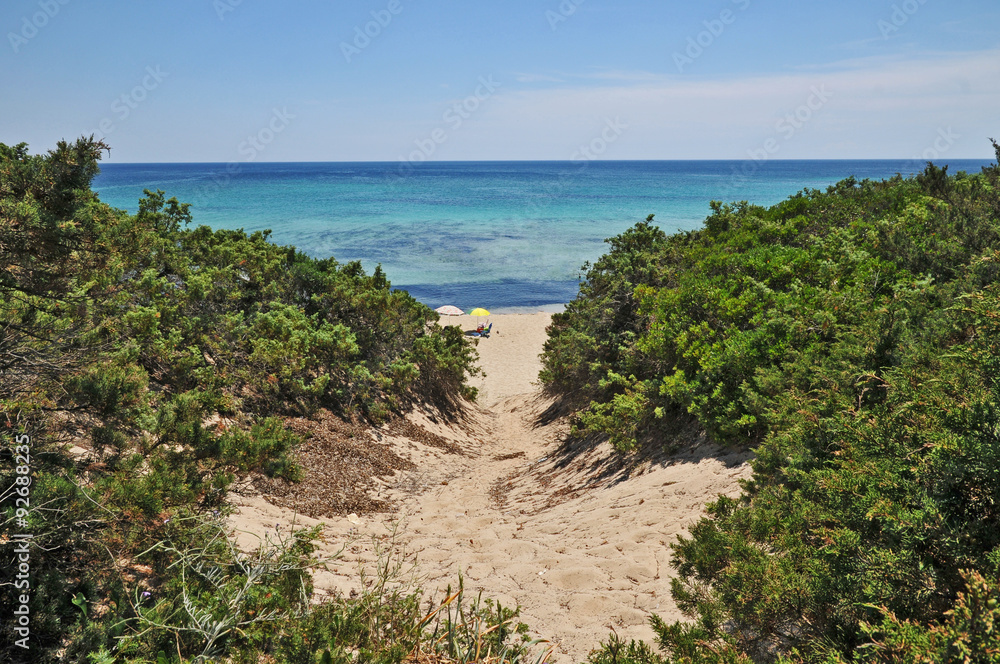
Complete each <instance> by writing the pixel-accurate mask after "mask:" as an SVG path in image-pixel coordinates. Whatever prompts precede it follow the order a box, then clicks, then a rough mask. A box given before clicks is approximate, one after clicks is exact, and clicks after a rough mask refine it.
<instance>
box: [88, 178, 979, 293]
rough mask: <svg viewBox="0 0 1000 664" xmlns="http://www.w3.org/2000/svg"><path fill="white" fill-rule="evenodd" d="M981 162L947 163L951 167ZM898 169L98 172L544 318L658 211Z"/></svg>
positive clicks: (228, 222)
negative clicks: (609, 242) (589, 265)
mask: <svg viewBox="0 0 1000 664" xmlns="http://www.w3.org/2000/svg"><path fill="white" fill-rule="evenodd" d="M987 163H988V162H987V161H986V160H983V161H968V160H963V161H952V162H950V165H951V172H955V171H958V170H967V171H970V172H971V171H978V170H979V168H980V167H981V166H984V165H986V164H987ZM922 167H923V164H921V163H917V162H913V161H906V160H895V161H767V162H763V163H760V164H758V163H756V162H752V161H632V162H610V161H582V162H438V163H424V164H416V165H402V164H399V163H277V164H258V163H231V164H106V165H104V166H103V167H102V172H101V174H100V175H99V176H98V177H97V179H96V180H95V183H94V188H95V189H96V190H97V191H98V192H99V193H100V196H101V198H102V200H104V201H106V202H108V203H110V204H111V205H113V206H115V207H119V208H124V209H127V210H129V211H131V212H135V211H136V209H137V207H138V200H139V198H140V197H141V196H142V192H143V190H144V189H154V190H155V189H161V190H163V191H165V192H166V194H167V196H168V197H171V196H176V197H177V198H178V199H179V200H180V201H182V202H187V203H191V204H192V212H193V214H194V220H195V223H197V224H207V225H209V226H211V227H213V228H243V229H245V230H247V231H255V230H263V229H271V230H272V235H271V239H272V240H273V241H275V242H277V243H280V244H292V245H295V246H296V247H298V248H299V249H300V250H302V251H304V252H305V253H307V254H309V255H311V256H316V257H330V256H333V257H335V258H336V259H337V260H338V261H340V262H347V261H355V260H357V261H361V263H362V265H363V266H364V268H365V270H366V271H368V272H369V273H370V272H371V271H372V270H373V269H374V267H375V266H376V265H377V264H381V265H382V269H383V270H384V271H385V273H386V275H387V276H388V278H389V279H390V281H391V282H392V284H393V286H394V287H397V288H405V289H406V290H408V291H410V293H411V294H412V295H413V296H414V297H416V298H417V299H418V300H420V301H422V302H424V303H426V304H428V305H430V306H432V307H437V306H440V305H442V304H454V305H456V306H458V307H461V308H463V309H466V310H468V309H471V308H473V307H476V306H485V307H488V308H490V309H491V310H494V311H498V312H500V311H506V312H514V311H537V310H539V309H541V308H544V309H546V310H552V307H551V306H547V305H553V304H557V303H565V302H568V301H569V300H571V299H573V297H574V296H575V295H576V292H577V288H578V280H579V278H580V276H581V274H582V272H581V267H582V266H583V265H584V263H586V262H588V261H594V260H596V259H597V258H598V257H600V255H601V254H602V253H604V251H605V249H606V245H605V244H604V239H605V238H608V237H611V236H614V235H617V234H618V233H621V232H622V231H624V230H626V229H627V228H629V227H630V226H632V225H633V224H634V223H636V222H637V221H641V220H643V219H645V218H646V217H647V215H650V214H655V215H656V219H655V221H656V223H657V224H658V225H659V226H660V227H661V228H663V229H664V230H666V231H668V232H672V231H676V230H691V229H696V228H699V227H700V226H701V225H702V223H703V221H704V219H705V217H706V216H707V215H708V213H709V212H710V210H709V201H711V200H723V201H733V200H748V201H750V202H752V203H757V204H761V205H772V204H774V203H777V202H779V201H781V200H782V199H784V198H786V197H788V196H789V195H792V194H794V193H796V192H797V191H800V190H802V189H803V188H807V187H808V188H825V187H827V186H829V185H831V184H833V183H835V182H837V181H839V180H841V179H843V178H845V177H848V176H851V175H853V176H855V177H857V178H859V179H863V178H872V179H882V178H886V177H891V176H892V175H894V174H896V173H903V174H909V173H912V172H914V171H916V170H920V169H922Z"/></svg>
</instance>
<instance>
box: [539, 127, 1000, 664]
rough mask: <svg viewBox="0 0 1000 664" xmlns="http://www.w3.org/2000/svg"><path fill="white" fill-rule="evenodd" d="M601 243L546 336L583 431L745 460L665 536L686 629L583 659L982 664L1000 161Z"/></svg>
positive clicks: (999, 275)
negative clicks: (694, 516)
mask: <svg viewBox="0 0 1000 664" xmlns="http://www.w3.org/2000/svg"><path fill="white" fill-rule="evenodd" d="M994 147H996V149H997V158H998V161H1000V145H997V144H996V143H994ZM609 243H610V250H609V251H608V253H607V254H606V255H605V256H604V257H602V258H601V259H600V260H599V261H597V262H596V263H595V264H594V265H592V266H589V269H588V272H587V278H586V282H585V283H584V284H583V285H582V286H581V289H580V294H579V296H578V297H577V299H576V300H575V301H574V302H572V303H571V304H570V305H569V307H568V308H567V310H566V312H565V313H563V314H559V315H556V316H555V317H554V320H553V324H552V326H551V328H550V337H549V340H548V341H547V343H546V346H545V354H544V358H543V361H544V371H543V374H542V377H543V380H544V381H545V383H546V384H547V386H548V387H549V389H550V390H552V391H553V392H555V393H557V394H559V395H560V396H561V397H562V398H563V399H564V400H566V401H567V402H568V403H571V404H573V405H575V406H576V409H577V418H576V430H577V432H579V433H585V432H598V433H601V434H604V435H607V436H608V437H609V438H610V439H611V441H612V442H613V443H614V444H615V445H616V446H617V447H618V448H619V449H621V450H622V451H623V452H628V451H629V450H633V449H636V448H637V447H639V446H641V445H643V444H647V443H649V442H654V443H656V442H659V443H669V442H670V440H669V438H668V433H669V427H668V426H667V425H668V424H669V422H671V421H672V420H676V418H695V419H696V420H697V422H698V423H699V424H700V425H701V426H702V427H703V428H704V429H705V430H706V431H707V432H708V433H709V435H710V436H711V437H712V438H713V439H714V440H716V441H717V442H719V443H721V444H723V445H729V446H752V447H753V448H754V450H755V453H756V454H755V459H754V461H753V470H754V475H753V478H752V479H751V480H749V481H747V482H746V483H745V484H744V486H743V493H742V496H740V497H739V498H736V499H729V498H720V499H719V500H717V501H715V502H714V503H712V504H710V505H709V508H708V511H709V515H708V516H707V517H706V518H704V519H702V520H701V521H700V522H699V523H698V524H697V525H695V526H694V527H693V528H692V529H691V532H690V535H689V536H688V537H686V538H681V539H680V541H678V542H677V543H676V544H674V546H673V553H674V563H675V565H676V567H677V570H678V572H679V578H677V579H676V580H675V581H674V582H673V588H672V592H673V596H674V599H675V600H676V601H677V603H678V605H679V606H680V607H681V609H682V610H683V611H684V612H685V613H686V614H687V615H688V616H689V617H690V618H691V622H688V623H676V624H666V623H664V622H663V621H660V620H659V619H656V618H654V620H653V626H654V628H655V629H656V632H657V634H658V637H659V645H660V646H661V647H662V648H661V649H660V650H659V651H656V650H654V649H652V648H650V647H648V646H645V645H643V644H637V643H630V644H626V643H623V642H621V641H619V640H618V639H617V638H612V640H611V641H609V642H607V643H606V644H605V646H604V648H603V650H602V651H601V652H600V653H597V654H595V655H594V657H593V659H594V661H595V662H600V663H601V664H605V663H608V664H610V663H611V662H616V663H619V662H659V661H673V662H750V661H754V662H767V661H776V660H782V661H797V662H849V661H854V662H883V661H884V662H889V661H893V662H896V661H903V662H918V661H919V662H925V661H927V662H931V661H963V662H971V661H997V657H998V656H1000V654H998V653H1000V636H998V633H997V632H996V631H995V630H994V627H993V626H994V622H995V621H996V620H998V619H1000V610H998V606H997V600H998V593H1000V583H998V573H1000V529H998V528H997V524H998V523H1000V511H998V510H1000V411H998V409H1000V380H998V376H1000V373H998V369H1000V313H998V312H1000V283H998V279H1000V167H998V166H996V165H994V166H992V167H988V168H984V169H983V170H982V172H981V173H973V174H969V173H957V174H954V175H951V174H948V172H947V169H946V168H938V167H936V166H934V165H932V164H929V165H928V166H927V168H926V170H925V171H924V172H923V173H922V174H920V175H917V176H916V177H913V178H902V177H898V176H897V177H895V178H892V179H890V180H887V181H881V182H873V181H867V180H866V181H857V180H855V179H853V178H849V179H847V180H844V181H842V182H840V183H838V184H836V185H834V186H832V187H830V188H829V189H827V190H826V191H819V190H805V191H802V192H801V193H799V194H797V195H795V196H792V197H791V198H789V199H787V200H785V201H783V202H781V203H779V204H777V205H775V206H773V207H770V208H763V207H759V206H755V205H750V204H747V203H745V202H744V203H736V204H729V205H723V204H722V203H718V202H713V203H712V214H711V215H710V216H709V217H708V219H707V220H706V222H705V227H704V228H703V229H701V230H697V231H693V232H686V233H678V234H675V235H670V236H667V235H666V234H664V233H663V232H661V231H660V230H658V229H657V228H656V227H655V226H653V224H652V218H650V219H647V220H646V222H643V223H639V224H637V225H636V226H635V227H633V228H631V229H630V230H628V231H626V232H625V233H623V234H622V235H620V236H618V237H615V238H613V239H611V240H609Z"/></svg>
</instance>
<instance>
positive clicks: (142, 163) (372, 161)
mask: <svg viewBox="0 0 1000 664" xmlns="http://www.w3.org/2000/svg"><path fill="white" fill-rule="evenodd" d="M745 161H753V162H757V160H755V159H751V158H739V159H587V160H581V159H576V160H574V159H453V160H452V159H449V160H443V159H442V160H427V161H420V162H410V161H400V160H393V161H385V160H375V159H348V160H319V159H310V160H294V161H293V160H288V161H233V160H230V161H119V162H102V164H103V165H106V166H161V165H168V164H170V165H176V166H189V165H190V166H193V165H218V164H222V165H226V164H241V165H242V164H246V165H254V164H256V165H258V166H266V165H272V164H393V165H401V164H405V165H407V166H412V167H414V168H419V167H420V166H423V165H437V164H524V163H532V164H579V163H605V164H621V163H657V162H659V163H677V162H704V163H710V162H745ZM805 161H813V162H815V161H829V162H836V161H906V162H920V163H947V162H948V161H986V162H989V163H996V158H995V157H951V158H949V159H937V160H934V159H914V158H912V157H838V158H825V159H820V158H800V159H766V160H764V161H762V162H759V163H761V164H762V165H763V164H767V163H772V162H773V163H792V162H805Z"/></svg>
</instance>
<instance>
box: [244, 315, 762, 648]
mask: <svg viewBox="0 0 1000 664" xmlns="http://www.w3.org/2000/svg"><path fill="white" fill-rule="evenodd" d="M492 320H493V323H494V328H493V330H494V331H493V335H492V336H491V338H489V339H483V340H481V341H480V343H479V352H480V358H481V364H482V366H483V367H484V369H485V370H486V376H485V377H479V378H477V379H476V384H477V386H479V387H480V389H481V393H480V403H479V404H478V406H477V407H474V408H470V409H469V412H468V413H467V417H466V418H465V419H464V420H463V422H462V423H461V426H455V425H450V426H449V425H446V424H444V423H443V422H442V421H441V419H440V418H435V417H434V416H433V414H429V413H414V414H412V415H411V419H412V421H413V422H415V423H416V424H417V425H419V426H420V427H422V428H424V429H426V430H427V431H430V432H432V433H435V434H438V435H441V436H444V437H446V438H448V439H449V440H451V441H453V442H454V443H456V444H457V445H458V447H460V448H461V449H462V450H463V453H461V454H455V453H448V452H447V451H446V450H442V449H441V448H440V447H429V446H427V445H423V444H421V443H419V442H417V441H413V440H410V439H407V438H403V437H399V436H395V437H394V436H389V435H383V436H382V438H381V441H382V442H383V443H385V442H387V441H388V442H390V443H391V444H392V445H393V446H394V449H396V450H397V452H398V453H399V454H400V455H401V456H406V457H408V458H409V459H411V460H413V461H414V462H415V463H416V465H417V468H416V469H415V470H408V471H404V472H399V473H397V474H396V475H395V476H394V477H392V478H390V479H388V480H387V481H385V482H383V483H380V484H379V488H378V490H377V491H378V493H379V498H382V499H390V500H391V501H393V503H394V504H395V505H397V510H396V511H395V512H394V513H389V514H368V515H351V516H350V517H342V518H335V519H324V522H325V523H326V531H325V533H326V538H327V541H328V542H329V546H330V547H331V549H332V548H334V547H336V546H337V545H338V544H339V543H342V542H344V541H345V540H346V539H348V538H352V537H353V538H355V539H354V540H353V541H352V542H351V544H350V545H349V546H348V548H347V550H346V551H345V552H344V556H343V557H342V558H341V559H340V560H338V561H337V563H336V564H334V565H331V567H330V570H329V571H325V572H319V573H317V575H316V578H315V580H316V587H317V590H318V591H319V592H320V593H331V592H344V593H349V592H350V591H351V590H352V589H357V587H358V577H357V569H358V565H359V564H366V563H370V562H371V561H372V560H373V559H374V555H375V553H374V545H373V539H372V537H373V536H374V537H376V538H379V539H381V541H386V540H387V534H388V533H389V532H390V531H391V530H392V529H395V532H396V536H395V544H396V546H397V547H400V548H402V549H405V550H406V551H407V552H409V553H410V554H412V555H415V557H416V561H417V568H416V573H417V575H418V576H419V578H420V584H421V587H423V588H424V589H425V590H426V591H430V592H432V593H435V594H437V595H438V596H440V593H441V592H442V591H443V590H444V589H445V588H446V587H447V586H448V585H449V584H451V585H452V586H455V585H456V584H457V581H458V576H459V574H460V573H461V574H462V576H463V578H464V580H465V585H466V588H467V589H468V590H473V591H475V590H478V589H483V590H484V596H489V597H493V598H496V599H498V600H500V601H502V602H503V603H504V604H505V605H520V606H521V607H522V620H524V622H526V623H528V624H529V625H530V626H531V628H532V631H533V633H535V634H537V635H540V636H542V637H544V638H547V639H549V640H551V641H552V642H553V643H555V644H556V650H555V653H556V656H557V657H556V659H557V660H558V661H562V662H578V661H582V660H583V659H584V658H585V657H586V655H587V653H588V652H589V650H590V649H592V648H594V647H596V646H597V645H598V643H599V641H601V640H602V639H605V638H607V636H608V633H609V631H610V630H611V629H614V630H616V631H617V632H618V634H619V635H620V636H622V637H624V638H645V639H649V638H651V637H652V631H651V630H650V628H649V627H648V618H649V615H650V613H657V614H659V615H660V616H661V617H663V618H664V619H668V620H670V619H679V618H681V617H682V616H681V614H680V613H679V611H678V610H677V608H676V606H675V605H674V604H673V601H672V600H671V598H670V578H671V576H672V574H673V571H672V569H671V567H670V561H669V559H670V549H669V544H670V543H671V542H672V541H674V539H675V538H676V536H677V535H678V534H681V533H683V532H685V529H686V528H687V527H688V526H690V525H691V524H692V523H694V522H695V521H696V520H697V519H698V518H699V517H700V516H701V515H702V514H703V506H704V504H705V503H706V502H707V501H709V500H711V499H713V498H714V497H715V496H716V495H718V494H720V493H724V494H728V495H736V494H738V493H739V487H738V481H739V479H741V478H745V477H748V476H749V475H750V471H749V467H748V466H747V464H746V461H747V455H746V454H743V453H735V452H732V451H724V450H719V449H717V448H715V447H713V446H710V445H709V444H707V443H705V442H704V441H703V439H702V438H699V437H698V435H697V434H696V432H692V436H691V443H690V444H689V445H687V446H685V447H684V449H683V450H682V451H681V452H679V453H678V454H676V455H673V456H669V457H668V456H664V457H661V458H656V459H653V460H647V461H645V462H643V463H642V464H639V465H629V464H628V463H622V462H621V460H620V458H619V457H618V456H617V455H615V454H613V452H612V451H611V450H610V448H609V447H608V446H607V444H594V443H587V442H586V441H581V442H578V443H575V446H573V447H569V446H567V444H566V442H565V441H566V436H567V433H568V424H567V423H566V421H565V419H564V418H559V417H553V416H552V412H551V406H552V404H551V403H550V402H549V401H547V400H546V399H545V398H543V397H542V396H541V394H540V393H539V391H538V389H537V386H536V385H534V381H535V380H536V377H537V373H538V369H539V368H540V363H539V360H538V357H537V356H538V354H539V353H540V352H541V345H542V343H543V341H544V339H545V326H546V325H547V323H548V321H549V315H548V314H534V315H507V316H494V317H492ZM445 322H449V323H452V324H458V325H462V326H463V328H466V329H471V327H474V322H475V321H474V319H468V318H467V317H459V318H457V319H451V320H446V321H445ZM235 502H236V503H237V504H238V505H239V514H238V515H237V516H236V517H235V518H234V525H235V526H236V527H238V528H240V529H241V530H244V531H246V532H248V533H252V532H256V533H262V532H265V531H267V530H268V529H271V528H274V525H275V524H276V523H277V524H281V525H279V530H280V529H282V528H287V527H288V526H289V524H290V523H291V522H292V521H293V518H295V519H296V521H297V523H299V524H300V525H311V524H313V523H315V522H316V521H315V520H313V519H308V518H305V517H293V515H292V514H291V513H290V512H289V511H288V510H282V509H278V508H276V507H274V506H273V505H269V504H268V503H267V502H266V501H265V500H263V499H262V498H260V497H252V496H243V497H237V499H236V501H235ZM244 538H245V541H246V543H248V544H249V543H251V542H252V541H253V540H252V539H250V538H248V537H247V536H246V535H244Z"/></svg>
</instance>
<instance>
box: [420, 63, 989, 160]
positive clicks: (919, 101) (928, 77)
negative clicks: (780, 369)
mask: <svg viewBox="0 0 1000 664" xmlns="http://www.w3.org/2000/svg"><path fill="white" fill-rule="evenodd" d="M586 78H587V79H589V80H587V81H586V83H585V82H582V80H583V79H582V78H581V79H577V80H579V81H581V82H579V83H577V84H575V85H570V84H563V85H561V86H559V87H555V86H553V87H549V88H543V89H527V88H521V89H516V88H514V87H513V86H511V87H510V88H507V89H504V90H502V91H501V92H500V93H499V94H498V95H497V96H496V98H495V99H493V100H491V102H490V104H489V105H488V106H487V107H485V108H484V109H483V110H482V111H481V112H480V113H478V114H477V115H476V116H475V117H474V118H472V119H471V120H470V121H469V122H468V123H467V125H466V126H465V127H463V128H462V131H461V132H455V135H454V136H452V137H451V140H450V144H449V145H447V146H445V148H443V149H442V150H441V152H440V154H439V155H435V158H439V159H518V158H528V159H569V158H570V157H571V155H572V154H573V153H574V152H575V151H576V150H577V149H578V148H579V146H580V145H584V144H586V143H588V142H589V141H591V140H593V139H594V138H595V137H597V136H599V134H600V131H601V128H602V127H603V126H604V124H603V123H604V121H605V120H606V119H608V118H612V119H613V118H616V117H617V118H621V120H622V121H623V122H625V123H627V124H628V125H629V129H628V131H627V132H626V133H625V134H624V135H623V136H622V137H621V140H620V141H618V142H616V143H615V145H614V146H611V147H609V149H608V150H607V151H606V152H604V154H603V155H602V157H603V158H606V159H739V158H745V157H746V156H747V151H748V150H754V149H757V148H758V147H759V146H760V145H761V144H763V142H765V141H767V140H768V139H770V138H775V139H776V140H778V141H779V143H780V150H779V152H778V153H776V154H775V155H774V156H775V157H776V158H817V159H831V158H878V157H905V158H909V157H910V156H911V155H912V154H915V153H917V152H919V151H920V150H921V149H922V147H923V146H925V145H927V143H928V140H931V141H933V140H934V137H935V136H936V133H937V132H938V130H939V129H942V128H949V127H950V128H951V129H952V131H953V133H954V134H957V135H959V136H960V137H961V139H960V140H959V141H958V142H956V143H955V145H954V146H952V148H951V154H952V155H954V156H955V157H978V156H990V155H991V154H992V150H991V148H990V146H989V143H988V141H987V140H986V137H987V136H995V135H1000V126H998V124H1000V123H998V121H997V119H996V112H995V109H996V108H998V107H1000V51H997V50H993V51H987V52H978V53H966V54H948V53H940V54H939V53H929V54H923V55H921V56H920V57H915V58H910V59H906V60H901V59H898V58H871V59H855V60H848V61H843V62H839V63H833V64H831V65H830V66H828V67H823V68H817V69H812V70H807V71H793V72H788V73H780V74H770V75H760V76H754V77H746V78H731V79H716V80H698V79H693V78H689V77H686V76H662V75H652V74H648V73H645V72H635V73H629V72H604V73H602V74H600V75H599V76H598V77H597V79H596V80H602V79H604V78H607V79H609V80H612V81H615V83H610V84H596V85H595V84H594V83H593V81H594V80H595V78H594V75H588V76H586ZM623 81H625V82H623ZM816 90H823V91H826V93H828V94H829V99H827V100H825V101H824V102H823V103H821V104H820V103H817V101H816V95H815V91H816ZM823 96H826V95H823ZM810 103H812V105H813V106H814V107H816V108H813V109H809V112H808V113H807V112H804V111H803V110H802V109H803V108H807V109H808V105H809V104H810ZM796 111H798V112H799V120H801V119H802V118H803V117H806V116H808V117H807V119H806V120H805V121H804V122H801V121H799V120H796V122H793V123H790V122H789V121H788V120H787V119H786V120H784V122H785V124H784V125H782V124H781V123H782V121H783V118H787V116H788V114H793V116H792V117H793V119H794V114H795V113H796ZM796 123H797V124H799V125H801V126H794V127H793V128H794V129H795V131H794V132H790V130H789V127H791V126H793V125H795V124H796Z"/></svg>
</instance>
